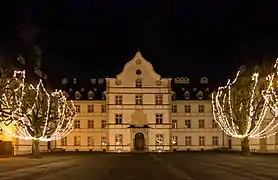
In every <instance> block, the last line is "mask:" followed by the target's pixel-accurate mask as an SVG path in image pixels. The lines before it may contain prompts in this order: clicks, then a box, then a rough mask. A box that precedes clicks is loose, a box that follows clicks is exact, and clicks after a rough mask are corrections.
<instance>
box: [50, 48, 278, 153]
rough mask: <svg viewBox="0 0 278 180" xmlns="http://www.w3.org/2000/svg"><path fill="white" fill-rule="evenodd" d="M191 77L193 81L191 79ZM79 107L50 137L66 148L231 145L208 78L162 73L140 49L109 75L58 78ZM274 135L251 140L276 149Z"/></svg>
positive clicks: (255, 146)
mask: <svg viewBox="0 0 278 180" xmlns="http://www.w3.org/2000/svg"><path fill="white" fill-rule="evenodd" d="M192 81H193V82H192ZM62 83H63V89H64V91H65V92H66V93H67V94H68V96H69V99H74V102H75V104H76V107H77V109H78V111H79V113H78V116H77V117H76V120H75V125H74V126H75V129H74V130H73V132H71V133H70V134H69V135H68V136H67V137H66V138H64V139H62V140H61V141H60V140H59V141H56V142H55V147H56V148H62V149H65V150H67V151H89V150H90V151H103V150H105V151H109V152H131V151H150V152H159V151H161V152H162V151H163V152H171V151H175V150H176V151H179V150H181V151H184V150H185V151H188V150H202V149H203V150H207V149H215V148H222V147H224V148H230V149H233V150H240V148H241V146H240V140H239V139H233V138H229V137H227V136H226V135H225V134H224V133H223V132H222V131H221V129H220V128H219V127H218V125H217V123H216V122H215V121H214V120H213V114H212V107H211V98H210V94H211V88H210V87H209V86H208V85H209V84H208V78H206V77H202V78H199V79H197V80H195V82H194V79H189V78H187V77H179V78H172V79H171V78H163V77H160V75H158V74H157V73H156V72H155V71H154V69H153V67H152V65H151V64H150V63H149V62H148V61H146V60H145V59H144V58H143V57H142V55H141V53H140V52H137V53H136V55H135V57H134V58H133V59H132V60H131V61H129V62H128V63H127V64H126V65H125V66H124V68H123V70H122V72H121V73H120V74H118V75H117V76H116V77H114V78H105V79H104V78H103V79H102V78H99V79H94V78H92V79H90V81H88V84H87V85H84V84H82V83H81V82H80V81H79V80H78V79H75V78H73V79H72V80H71V81H69V79H67V78H64V79H63V80H62ZM276 146H278V137H277V136H273V137H271V138H268V139H267V140H265V139H262V140H251V141H250V148H251V149H252V150H256V151H259V150H261V151H278V147H277V148H276Z"/></svg>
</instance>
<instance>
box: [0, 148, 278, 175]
mask: <svg viewBox="0 0 278 180" xmlns="http://www.w3.org/2000/svg"><path fill="white" fill-rule="evenodd" d="M0 179H1V180H15V179H18V180H25V179H26V180H56V179H57V180H85V179H86V180H87V179H88V180H110V179H111V180H148V179H150V180H155V179H160V180H166V179H167V180H217V179H220V180H222V179H225V180H259V179H262V180H270V179H273V180H277V179H278V156H277V155H252V156H251V157H243V156H241V155H239V154H232V153H209V152H184V153H180V152H179V153H173V154H104V153H90V152H87V153H82V152H72V153H67V152H64V153H55V154H48V155H44V157H43V158H41V159H31V158H30V157H12V158H0Z"/></svg>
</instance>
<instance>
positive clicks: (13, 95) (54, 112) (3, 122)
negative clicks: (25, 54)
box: [0, 71, 76, 141]
mask: <svg viewBox="0 0 278 180" xmlns="http://www.w3.org/2000/svg"><path fill="white" fill-rule="evenodd" d="M18 76H19V77H20V78H18ZM10 81H11V82H12V83H8V85H7V86H6V89H7V90H6V91H5V92H4V93H3V94H2V96H1V99H0V100H1V112H0V118H1V119H0V128H2V129H3V130H4V133H6V134H8V135H10V136H13V137H16V138H20V139H25V140H39V141H51V140H57V139H62V138H64V137H66V136H67V135H68V134H69V133H70V132H71V131H72V130H73V123H74V118H75V117H76V108H75V106H74V104H73V102H72V101H67V99H66V97H65V96H64V94H63V92H62V91H55V92H52V93H50V94H49V93H48V92H47V91H46V90H45V88H44V86H43V83H42V81H41V80H40V82H39V84H38V85H37V87H34V86H32V85H29V84H26V83H25V72H24V71H15V72H14V76H13V78H12V79H10ZM30 94H33V95H32V96H35V99H34V101H33V102H32V100H30V97H32V96H30ZM39 98H41V99H40V101H39ZM42 98H43V100H45V102H43V103H40V104H38V103H39V102H41V101H42ZM54 104H55V105H54ZM42 106H45V107H44V108H42ZM34 113H38V114H37V115H36V116H34ZM40 113H41V114H42V115H40ZM35 117H36V118H38V119H36V118H35ZM36 123H39V124H40V125H39V126H38V125H36ZM36 132H37V133H36ZM35 133H36V134H35Z"/></svg>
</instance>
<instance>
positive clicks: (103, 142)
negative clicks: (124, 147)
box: [101, 136, 107, 146]
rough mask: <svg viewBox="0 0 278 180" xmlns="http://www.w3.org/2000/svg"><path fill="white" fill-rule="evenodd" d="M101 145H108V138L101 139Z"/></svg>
mask: <svg viewBox="0 0 278 180" xmlns="http://www.w3.org/2000/svg"><path fill="white" fill-rule="evenodd" d="M101 145H102V146H106V145H107V138H106V137H105V136H102V137H101Z"/></svg>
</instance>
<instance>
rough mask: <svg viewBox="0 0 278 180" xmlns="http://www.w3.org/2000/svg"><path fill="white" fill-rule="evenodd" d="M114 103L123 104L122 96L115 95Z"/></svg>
mask: <svg viewBox="0 0 278 180" xmlns="http://www.w3.org/2000/svg"><path fill="white" fill-rule="evenodd" d="M115 104H116V105H121V104H123V96H116V97H115Z"/></svg>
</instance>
